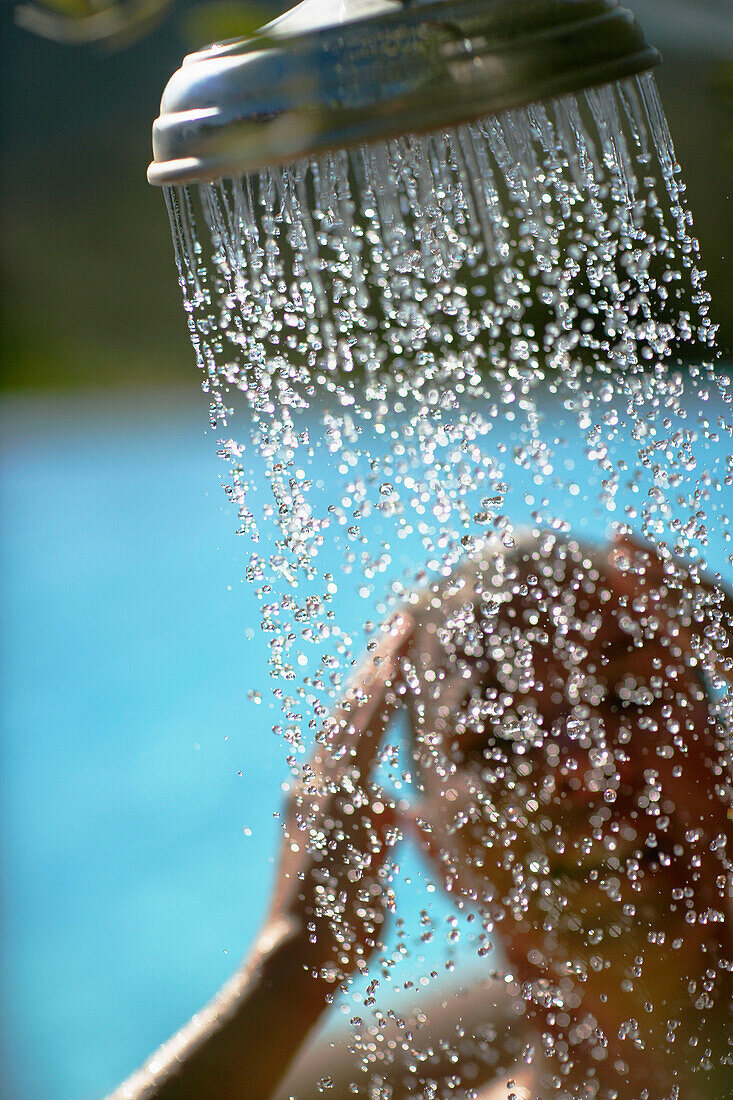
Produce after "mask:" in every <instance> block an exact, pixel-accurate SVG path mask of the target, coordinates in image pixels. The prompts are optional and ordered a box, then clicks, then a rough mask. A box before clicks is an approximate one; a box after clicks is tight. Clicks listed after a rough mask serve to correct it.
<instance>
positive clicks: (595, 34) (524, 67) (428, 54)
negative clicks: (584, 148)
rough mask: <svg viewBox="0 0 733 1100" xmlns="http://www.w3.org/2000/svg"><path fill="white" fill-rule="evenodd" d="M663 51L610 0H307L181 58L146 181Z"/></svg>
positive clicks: (189, 178) (584, 82)
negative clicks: (253, 29)
mask: <svg viewBox="0 0 733 1100" xmlns="http://www.w3.org/2000/svg"><path fill="white" fill-rule="evenodd" d="M659 60H660V57H659V54H658V53H657V51H656V50H655V49H654V48H653V47H651V46H649V45H648V44H647V43H646V42H645V39H644V35H643V33H642V31H641V29H640V27H639V25H638V24H637V22H636V21H635V19H634V17H633V15H632V14H631V12H629V11H628V10H627V9H625V8H622V7H619V6H618V5H617V3H616V0H434V2H424V3H420V4H415V5H402V4H400V3H397V2H396V0H351V2H350V3H348V2H345V0H304V2H303V3H301V4H299V5H298V6H297V7H296V8H294V9H292V10H291V11H289V12H287V13H286V14H285V15H283V16H281V17H280V18H279V19H276V20H275V21H274V22H272V23H270V24H268V25H267V26H266V27H264V28H263V29H262V32H261V33H260V34H258V35H256V36H255V37H253V38H249V39H237V40H232V41H229V42H222V43H217V44H215V45H212V46H209V47H208V48H207V49H204V50H201V51H200V52H198V53H194V54H191V55H190V56H189V57H187V58H186V59H185V60H184V62H183V65H182V66H181V68H180V69H179V70H178V72H177V73H175V74H174V75H173V77H172V78H171V80H170V81H169V83H168V86H167V87H166V89H165V92H164V94H163V99H162V102H161V111H160V117H159V118H158V119H157V120H156V122H155V124H154V126H153V152H154V160H153V163H152V164H151V165H150V168H149V169H148V179H149V181H150V182H151V183H153V184H160V185H168V184H177V183H187V182H193V181H203V182H206V181H212V180H215V179H218V178H220V177H222V176H233V175H239V174H243V173H249V172H253V171H257V170H259V169H261V168H264V167H267V166H270V165H278V164H284V163H287V162H289V161H294V160H298V159H300V158H303V157H308V156H312V155H315V154H318V153H322V152H325V151H326V150H328V149H333V148H341V147H344V146H350V145H354V144H357V143H361V142H371V141H377V140H380V139H385V138H391V137H396V136H398V135H400V134H404V133H408V132H409V133H414V132H421V131H423V132H424V131H429V130H435V129H439V128H444V127H449V126H454V125H458V124H461V123H464V122H469V121H471V120H472V119H475V118H479V117H481V116H484V115H487V114H492V113H494V112H496V111H500V110H503V109H505V108H509V107H519V106H523V105H525V104H528V103H532V102H535V101H537V100H540V99H545V98H547V97H551V96H557V95H563V94H566V93H571V92H577V91H580V90H581V89H583V88H587V87H590V86H594V85H599V84H605V83H608V82H610V81H613V80H618V79H621V78H623V77H627V76H632V75H634V74H635V73H639V72H642V71H644V70H646V69H649V68H651V67H652V66H654V65H656V64H657V63H658V62H659Z"/></svg>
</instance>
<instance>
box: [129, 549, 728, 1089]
mask: <svg viewBox="0 0 733 1100" xmlns="http://www.w3.org/2000/svg"><path fill="white" fill-rule="evenodd" d="M724 605H725V606H723V605H722V604H721V599H720V590H719V589H718V590H716V589H715V588H714V587H713V586H712V585H711V584H710V582H708V581H707V580H706V579H705V578H701V577H699V576H698V577H694V576H693V575H692V572H691V570H689V569H684V568H683V567H682V566H681V565H680V563H678V562H675V561H673V560H664V559H663V558H662V557H661V556H659V555H658V554H657V553H656V552H655V551H653V550H652V549H650V548H648V547H645V546H642V545H640V544H638V543H635V542H633V541H631V540H620V541H617V542H615V543H613V544H612V545H611V546H610V547H607V548H604V549H590V548H588V547H587V546H583V545H582V544H580V543H578V542H576V541H574V540H572V539H569V540H562V539H559V538H557V537H556V536H555V535H553V534H548V535H543V536H541V537H540V538H532V539H527V540H525V541H523V542H521V543H520V544H519V545H518V546H517V547H516V548H514V549H513V550H512V551H507V550H505V549H503V548H501V547H492V546H488V547H487V548H486V549H485V550H484V551H483V553H482V554H481V555H479V557H478V558H476V559H475V560H473V561H471V562H469V563H468V564H467V565H466V566H465V567H464V568H463V569H461V570H460V571H458V572H456V573H453V574H451V575H450V576H449V577H447V578H445V579H443V580H442V581H437V582H435V583H434V584H433V585H432V586H431V587H430V588H429V589H428V590H426V591H424V592H421V593H416V594H415V595H414V597H413V599H412V600H411V601H410V602H409V603H408V605H407V606H406V607H405V609H404V610H403V611H402V612H401V613H400V614H398V615H397V616H395V618H394V619H393V620H392V621H391V622H390V623H388V624H387V625H386V626H385V628H384V629H383V632H382V637H381V640H380V641H379V642H378V644H376V647H375V648H374V649H373V650H372V652H371V653H370V654H368V657H367V661H366V663H365V664H364V665H363V666H362V668H361V669H360V671H359V672H358V673H357V675H356V677H355V679H354V682H353V684H352V687H351V689H350V690H349V691H348V692H347V693H346V695H345V697H344V699H343V700H342V703H341V705H340V707H339V709H338V710H337V711H336V713H335V714H334V716H333V717H332V718H331V720H330V721H329V722H328V723H327V725H326V727H324V729H323V730H322V731H321V734H320V736H319V745H318V748H317V752H316V753H315V755H314V757H313V759H312V761H311V763H310V766H309V767H308V768H307V769H306V770H305V773H304V776H303V779H302V781H301V782H300V783H299V785H298V787H297V788H296V789H295V790H294V791H293V792H292V794H291V796H290V803H289V812H288V818H287V825H286V837H285V841H284V845H283V853H282V858H281V865H280V873H279V876H278V880H277V886H276V890H275V895H274V898H273V903H272V907H271V911H270V915H269V917H268V920H267V922H266V925H265V929H264V931H263V933H262V935H261V936H260V938H259V940H258V942H257V944H256V946H255V949H254V951H253V953H252V955H251V956H250V958H249V960H248V961H247V963H245V965H244V967H243V968H242V970H241V971H240V972H239V974H238V975H237V976H236V977H235V978H234V979H233V980H232V982H231V983H230V984H229V986H228V987H227V988H226V989H225V990H224V991H223V992H222V994H221V995H220V997H219V998H218V999H217V1001H215V1002H214V1003H213V1004H212V1005H210V1006H209V1007H208V1008H207V1009H205V1010H204V1011H203V1012H202V1013H201V1014H199V1015H198V1016H197V1017H195V1018H194V1020H193V1021H192V1022H191V1024H189V1025H188V1026H187V1028H184V1030H183V1032H181V1033H180V1035H179V1036H177V1037H176V1038H175V1039H174V1040H172V1041H171V1043H169V1044H167V1046H166V1047H164V1048H162V1050H161V1051H160V1052H159V1053H158V1055H156V1056H154V1058H153V1059H152V1060H151V1062H150V1063H148V1066H147V1067H146V1068H145V1069H144V1070H143V1071H141V1073H140V1074H138V1075H136V1077H135V1078H133V1079H131V1081H130V1082H128V1084H127V1085H125V1086H122V1088H121V1090H119V1092H118V1093H116V1094H115V1097H116V1098H118V1100H122V1098H123V1097H124V1098H135V1100H139V1098H141V1097H143V1096H156V1097H166V1098H173V1097H184V1096H185V1097H197V1098H200V1100H204V1098H206V1097H218V1098H221V1100H230V1098H231V1100H234V1098H235V1097H236V1098H238V1100H242V1098H245V1097H246V1098H249V1097H255V1096H256V1097H258V1098H264V1097H268V1096H275V1095H277V1096H278V1097H288V1096H293V1097H296V1098H297V1100H305V1098H306V1097H308V1096H316V1095H320V1094H322V1093H324V1091H325V1093H326V1095H329V1094H330V1095H333V1096H334V1097H340V1096H344V1097H345V1096H349V1095H361V1096H365V1097H370V1098H374V1100H376V1098H380V1100H381V1098H382V1097H385V1098H386V1097H391V1098H394V1100H396V1098H397V1097H400V1096H404V1097H407V1096H410V1097H438V1096H451V1097H455V1096H464V1097H468V1096H472V1097H477V1098H479V1100H497V1098H502V1100H508V1098H511V1097H515V1098H517V1100H519V1098H521V1100H529V1098H532V1100H540V1098H542V1100H546V1098H548V1097H563V1096H566V1097H571V1096H572V1097H588V1098H590V1097H594V1098H604V1100H612V1098H616V1100H632V1098H633V1100H693V1098H694V1100H708V1098H710V1100H713V1098H715V1100H721V1098H723V1097H726V1096H733V1053H732V1049H733V1048H732V1047H731V1042H732V1041H733V1028H732V1027H731V1023H732V1022H733V1021H732V1018H731V992H732V990H731V985H732V980H731V972H732V970H733V934H732V932H731V920H730V913H729V910H728V908H727V906H728V904H729V902H728V898H729V895H730V887H731V865H730V859H731V853H733V821H732V815H731V790H732V786H731V774H730V772H731V744H730V714H729V713H728V716H727V722H726V721H725V720H724V719H725V715H723V711H724V709H725V702H721V703H719V704H715V703H714V702H713V693H712V691H711V683H712V684H714V685H715V686H717V687H719V686H720V685H721V683H722V681H720V676H721V675H723V676H726V677H730V673H731V662H730V656H729V653H730V649H729V645H728V637H727V635H726V632H725V620H726V616H729V615H730V613H731V609H732V608H733V601H731V599H730V597H727V596H726V597H725V598H724ZM401 705H404V706H406V707H407V708H408V712H409V715H410V727H411V731H412V748H413V751H414V754H415V761H416V771H417V781H418V785H419V788H420V799H419V803H418V804H417V805H416V806H413V807H412V808H411V809H409V810H407V809H405V808H404V806H403V805H402V804H401V806H400V808H399V809H398V807H396V806H395V805H394V803H393V802H391V800H390V799H388V798H387V797H386V795H385V794H384V792H383V791H381V790H379V789H377V788H376V787H375V786H374V785H373V783H372V772H373V767H374V762H375V759H376V757H377V755H378V751H379V743H380V740H381V738H382V735H383V733H384V731H385V729H386V726H387V724H388V722H389V719H390V718H391V716H392V714H393V712H394V711H395V709H396V708H397V707H398V706H401ZM401 832H407V833H410V834H411V835H412V836H413V837H414V838H415V839H416V840H417V842H418V843H419V844H420V845H421V847H422V848H423V850H424V851H425V852H426V853H427V854H428V855H429V856H430V858H431V859H432V860H433V862H434V864H435V866H436V868H437V870H438V874H439V876H440V878H441V880H442V882H443V884H444V885H445V888H446V889H447V890H449V891H450V892H452V893H453V894H454V895H457V896H460V897H461V898H463V899H464V900H468V901H470V902H471V903H472V904H473V905H474V907H475V909H476V911H477V913H478V915H479V916H480V919H481V922H482V925H483V929H484V932H483V935H484V937H486V936H489V935H490V936H491V937H492V939H493V941H494V943H495V945H497V946H499V947H500V948H501V949H502V951H503V955H504V957H505V959H506V966H505V967H504V969H503V970H502V971H501V972H500V973H498V974H497V975H496V977H495V980H493V981H491V982H488V983H487V982H485V981H483V980H481V979H480V977H479V975H478V972H477V977H476V985H475V988H474V989H470V988H469V989H468V991H467V993H464V994H463V995H461V996H454V995H453V994H451V995H447V996H445V997H442V998H440V997H439V998H438V999H437V1000H436V1001H435V1002H434V1003H432V1004H430V1005H428V1004H424V1005H423V1006H422V1008H420V1009H418V1010H416V1011H415V1013H414V1014H413V1015H412V1016H411V1017H410V1018H405V1019H402V1020H400V1019H399V1018H398V1017H396V1016H395V1014H394V1013H393V1014H392V1015H393V1019H394V1023H393V1024H392V1025H391V1026H390V1027H389V1028H387V1027H386V1026H382V1027H381V1029H377V1031H378V1032H379V1033H378V1034H377V1032H373V1034H372V1037H373V1039H374V1041H373V1042H372V1043H371V1045H369V1044H368V1043H367V1046H366V1047H364V1046H363V1045H362V1050H361V1055H362V1056H361V1057H356V1056H355V1055H353V1054H349V1052H348V1049H347V1047H348V1043H347V1041H346V1040H345V1039H343V1040H338V1039H336V1040H333V1039H331V1040H330V1041H328V1042H327V1043H326V1044H325V1047H321V1048H316V1049H314V1050H311V1051H308V1050H307V1048H306V1039H307V1037H308V1035H309V1033H310V1032H311V1030H312V1029H313V1027H314V1025H315V1023H316V1022H317V1021H318V1019H319V1018H320V1017H321V1015H322V1014H323V1012H324V1011H325V1009H326V1008H327V1006H328V1005H329V1004H330V1003H331V1001H332V999H333V994H334V992H335V991H336V990H337V989H338V987H339V984H340V983H341V982H343V980H344V979H345V978H346V977H348V976H350V975H352V974H354V973H356V972H357V971H364V972H366V970H367V964H368V960H369V957H370V955H371V954H372V953H373V951H374V949H375V947H376V946H377V945H378V943H379V939H380V934H381V928H382V925H383V922H384V918H385V914H386V911H387V909H388V908H389V906H390V895H389V892H388V891H387V890H386V889H385V884H384V876H385V873H386V871H387V870H388V868H389V863H390V859H389V856H390V848H391V846H392V845H393V844H394V843H395V841H396V839H397V838H398V836H399V835H400V833H401ZM365 1051H366V1053H365Z"/></svg>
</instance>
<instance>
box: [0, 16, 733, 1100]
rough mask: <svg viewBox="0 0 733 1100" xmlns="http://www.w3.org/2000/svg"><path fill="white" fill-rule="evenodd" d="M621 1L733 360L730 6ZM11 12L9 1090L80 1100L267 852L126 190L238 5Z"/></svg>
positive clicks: (222, 956) (244, 899)
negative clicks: (62, 30) (133, 14)
mask: <svg viewBox="0 0 733 1100" xmlns="http://www.w3.org/2000/svg"><path fill="white" fill-rule="evenodd" d="M628 2H629V4H630V6H632V7H635V8H636V9H637V11H638V14H639V16H640V18H641V20H642V22H643V24H644V25H645V27H646V29H647V33H648V36H649V38H650V39H651V40H652V41H654V42H655V43H656V44H658V45H660V47H661V48H662V50H663V52H664V54H665V58H666V64H665V66H664V67H663V68H662V69H661V71H660V72H659V76H658V79H659V84H660V87H661V92H662V98H663V102H664V104H665V108H666V110H667V114H668V118H669V121H670V126H671V130H672V134H673V136H674V139H675V142H676V146H677V150H678V154H679V158H680V160H681V162H682V165H683V168H684V176H685V179H686V182H687V185H688V194H689V202H690V205H691V207H692V209H693V211H694V213H695V219H696V226H697V231H698V235H699V238H700V241H701V247H702V254H703V259H704V262H705V266H706V267H707V269H708V272H709V283H708V285H709V287H710V289H711V291H712V294H713V299H714V303H715V305H714V311H713V313H714V317H715V319H716V320H718V321H719V322H720V326H721V346H722V347H723V349H724V358H725V361H726V362H730V358H731V347H732V346H733V278H731V256H733V218H732V217H731V205H732V204H731V195H730V190H731V181H733V60H732V58H733V42H732V39H733V18H732V17H731V12H730V7H729V5H728V3H727V2H726V0H719V2H717V3H714V2H712V0H690V2H689V3H684V2H682V0H644V2H642V0H639V2H638V3H634V0H628ZM264 10H265V16H264V17H265V18H266V17H267V15H268V14H276V13H277V10H279V9H278V8H277V7H275V6H272V5H271V6H270V8H269V9H267V8H265V9H264ZM13 19H14V12H13V8H12V6H11V5H10V4H9V3H6V4H5V5H4V6H3V9H2V21H3V36H2V43H3V45H2V49H3V56H2V63H1V65H0V71H1V73H2V76H1V79H2V83H3V89H2V108H1V109H2V140H3V148H2V165H3V194H2V207H1V209H2V262H3V268H4V270H3V279H2V295H3V297H2V320H1V326H0V332H1V339H2V362H3V398H2V419H3V423H2V428H3V432H2V436H3V438H2V470H1V473H0V478H1V480H0V491H1V493H2V518H3V540H2V547H3V548H2V573H1V576H0V583H1V586H2V606H1V608H0V611H1V615H2V642H3V645H2V664H1V666H0V667H1V668H2V674H1V675H2V697H1V702H0V707H1V708H2V710H1V714H2V790H3V808H2V812H3V822H2V833H1V835H2V845H3V858H2V865H3V867H2V873H3V876H4V879H3V891H2V894H3V900H4V918H3V935H4V943H3V985H4V995H3V999H2V1004H3V1008H2V1012H3V1023H2V1037H3V1039H2V1041H3V1049H4V1054H3V1075H4V1078H5V1080H4V1081H3V1082H2V1084H0V1092H2V1095H3V1096H7V1097H8V1098H11V1100H37V1098H39V1097H44V1098H45V1100H94V1098H99V1097H101V1096H103V1095H104V1093H105V1091H107V1090H108V1089H110V1088H111V1087H112V1086H113V1085H114V1084H115V1083H116V1082H117V1081H118V1080H119V1079H120V1078H122V1077H123V1076H124V1075H125V1074H126V1073H128V1072H129V1071H130V1070H131V1069H132V1068H134V1066H135V1065H136V1064H137V1063H138V1062H139V1061H140V1060H141V1059H142V1058H143V1057H144V1056H145V1055H146V1054H147V1053H148V1052H149V1051H150V1049H152V1047H153V1046H154V1045H155V1044H156V1043H157V1042H159V1041H161V1040H162V1039H163V1038H165V1037H166V1036H167V1035H168V1034H169V1033H170V1032H171V1031H172V1030H173V1029H174V1028H175V1027H176V1026H177V1025H178V1024H180V1023H182V1022H183V1021H184V1020H185V1019H186V1018H187V1016H188V1015H190V1013H191V1012H193V1011H194V1010H195V1009H196V1008H197V1007H198V1006H199V1005H200V1004H201V1003H202V1002H203V1000H205V999H206V998H207V997H208V996H210V995H211V993H212V992H213V991H214V990H215V988H216V987H217V985H218V984H219V983H220V982H221V981H222V980H223V979H224V978H225V977H226V976H227V975H228V974H229V973H230V972H231V970H232V969H233V967H234V965H235V964H236V962H237V961H238V960H239V959H240V958H241V956H242V954H243V953H244V951H245V949H246V947H247V944H248V942H249V941H250V940H251V938H252V935H253V933H254V931H255V930H256V928H257V924H258V921H259V919H260V917H261V915H262V912H263V909H264V906H265V903H266V896H267V884H268V881H269V876H270V875H271V873H272V860H273V855H274V852H275V846H276V839H277V821H276V819H274V818H273V812H274V811H275V810H276V809H277V806H278V799H279V785H280V783H281V782H282V780H283V779H284V777H285V769H284V764H283V757H284V753H283V749H282V744H281V743H278V742H277V741H276V740H275V739H274V738H273V737H272V735H271V734H270V733H269V726H270V725H271V723H272V719H271V717H270V716H269V714H268V713H267V710H266V707H265V705H264V704H262V705H258V704H257V703H256V702H255V700H253V699H250V698H249V697H248V693H249V692H250V691H251V689H252V687H253V685H258V686H261V685H263V684H266V682H267V667H266V656H265V651H264V648H263V647H262V645H261V644H260V642H259V638H258V637H256V635H255V631H256V630H257V633H259V631H258V629H257V622H258V616H257V606H256V603H255V600H254V596H253V594H252V592H251V591H250V590H249V586H247V585H246V584H245V583H243V581H242V574H243V567H244V562H243V557H242V552H241V549H240V546H239V544H238V540H237V538H236V536H235V534H234V528H235V522H234V516H233V514H232V513H231V511H230V510H229V508H228V506H227V504H226V501H225V498H224V494H223V493H222V491H221V487H220V481H219V478H220V474H221V473H222V472H223V467H222V466H221V463H220V460H218V459H217V458H216V455H215V449H216V448H215V440H214V438H213V436H212V435H210V434H209V435H207V434H206V431H205V428H206V424H207V416H206V401H205V398H204V397H203V395H202V394H201V393H200V390H199V383H198V378H197V372H196V368H195V364H194V359H193V353H192V350H191V347H190V344H189V342H188V336H187V331H186V325H185V321H184V316H183V311H182V309H181V306H180V300H179V291H178V287H177V283H176V277H175V271H174V266H173V253H172V248H171V242H170V236H169V230H168V224H167V219H166V216H165V211H164V206H163V200H162V197H161V195H160V194H159V193H158V192H157V191H155V190H153V189H152V188H150V187H148V185H147V183H146V181H145V168H146V166H147V162H148V160H149V134H150V124H151V121H152V119H153V117H154V116H155V115H156V114H157V107H158V101H159V97H160V92H161V90H162V87H163V85H164V84H165V82H166V80H167V78H168V76H169V75H170V73H171V72H172V71H173V70H174V69H175V68H176V67H177V66H178V64H179V62H180V58H181V56H182V55H183V54H184V53H185V52H187V51H188V50H190V49H191V48H193V47H195V46H197V45H201V44H202V43H203V42H205V41H206V40H208V39H209V38H211V37H216V36H219V35H221V34H224V33H227V32H233V33H236V31H238V30H239V29H241V28H242V27H243V26H246V25H248V20H249V21H250V22H251V20H252V10H251V8H247V9H245V8H242V7H239V6H238V5H236V4H234V3H230V2H228V0H227V3H226V4H223V3H219V4H214V3H210V4H204V3H201V4H193V3H191V2H190V0H188V2H186V3H178V4H175V5H174V6H173V7H171V8H170V9H168V10H167V11H166V12H165V13H164V14H163V15H162V17H161V18H160V19H159V21H158V22H157V24H156V25H154V26H152V28H149V29H148V30H147V32H146V33H144V34H141V36H140V37H139V38H138V40H137V41H134V42H132V43H131V44H127V45H125V44H124V42H122V41H115V42H113V44H112V46H110V45H90V44H84V45H73V44H69V43H60V42H54V41H50V40H48V39H46V38H43V37H40V36H38V35H36V34H33V33H31V32H30V31H29V30H27V29H22V28H19V27H17V26H16V25H14V22H13ZM727 27H730V30H729V31H726V28H727ZM726 34H727V38H726ZM112 47H114V48H112ZM416 873H417V874H418V875H419V868H418V870H417V872H416Z"/></svg>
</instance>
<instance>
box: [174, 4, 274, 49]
mask: <svg viewBox="0 0 733 1100" xmlns="http://www.w3.org/2000/svg"><path fill="white" fill-rule="evenodd" d="M271 18H272V11H271V10H270V11H268V10H267V9H266V8H264V7H260V6H259V5H256V4H249V3H243V2H242V0H212V2H211V3H208V4H199V5H198V6H197V7H195V8H191V10H190V11H189V12H187V13H186V15H185V17H184V19H183V35H184V39H185V40H186V42H187V43H188V45H189V46H190V47H191V48H192V49H196V48H198V47H200V46H201V45H203V44H204V43H207V42H225V41H226V40H227V39H228V38H251V37H252V36H253V35H255V34H256V33H257V32H258V31H259V29H260V27H261V26H262V25H263V24H264V23H267V21H268V20H269V19H271Z"/></svg>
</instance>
